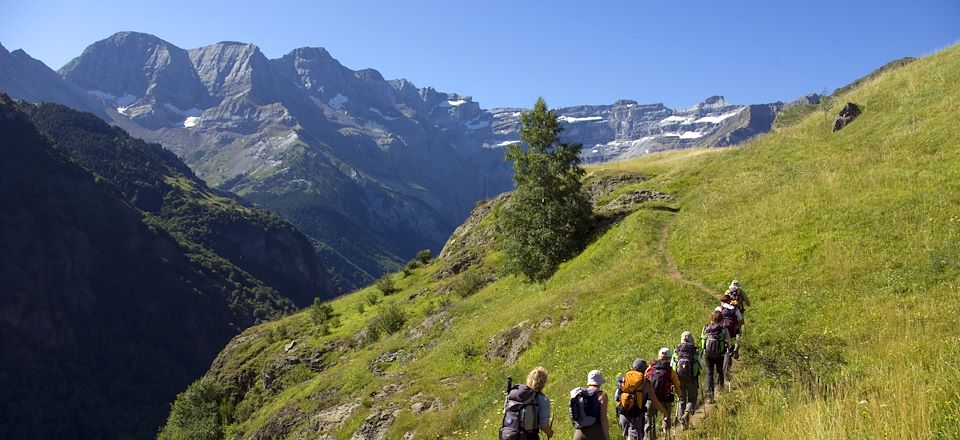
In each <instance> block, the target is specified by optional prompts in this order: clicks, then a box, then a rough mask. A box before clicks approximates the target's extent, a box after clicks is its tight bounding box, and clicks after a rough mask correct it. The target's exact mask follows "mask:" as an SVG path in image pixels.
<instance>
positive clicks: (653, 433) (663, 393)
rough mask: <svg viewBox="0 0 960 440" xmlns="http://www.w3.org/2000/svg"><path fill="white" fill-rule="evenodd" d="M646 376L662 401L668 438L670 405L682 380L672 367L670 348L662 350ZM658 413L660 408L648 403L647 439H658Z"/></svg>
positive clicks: (665, 431)
mask: <svg viewBox="0 0 960 440" xmlns="http://www.w3.org/2000/svg"><path fill="white" fill-rule="evenodd" d="M644 376H645V377H646V378H647V380H649V381H650V384H651V385H653V393H654V394H655V395H656V396H657V399H659V400H660V403H662V404H663V432H664V436H666V435H667V434H668V433H669V431H670V404H671V403H673V393H674V391H676V392H678V393H679V392H680V378H678V377H677V372H675V371H673V368H672V367H671V366H670V349H669V348H667V347H663V348H661V349H660V353H659V354H658V356H657V360H655V361H653V364H651V365H650V366H649V367H647V371H646V373H644ZM657 411H658V408H656V407H655V406H654V405H653V404H652V403H651V402H647V423H646V426H645V428H646V433H647V438H649V439H650V440H654V439H656V438H657V428H656V424H657Z"/></svg>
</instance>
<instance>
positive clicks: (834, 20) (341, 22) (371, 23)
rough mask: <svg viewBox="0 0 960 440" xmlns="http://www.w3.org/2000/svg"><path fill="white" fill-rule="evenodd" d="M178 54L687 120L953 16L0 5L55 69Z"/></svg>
mask: <svg viewBox="0 0 960 440" xmlns="http://www.w3.org/2000/svg"><path fill="white" fill-rule="evenodd" d="M124 30H134V31H140V32H147V33H151V34H154V35H157V36H159V37H160V38H163V39H165V40H167V41H169V42H171V43H173V44H175V45H177V46H180V47H182V48H185V49H189V48H193V47H199V46H204V45H208V44H212V43H215V42H218V41H224V40H235V41H243V42H249V43H254V44H256V45H258V46H260V48H261V50H263V52H264V53H266V55H267V56H268V57H271V58H276V57H279V56H282V55H283V54H285V53H287V52H288V51H290V50H291V49H293V48H296V47H302V46H321V47H325V48H327V49H328V50H329V51H330V53H332V54H333V56H334V57H336V58H337V59H339V60H340V61H341V62H342V63H343V64H344V65H346V66H347V67H350V68H353V69H360V68H366V67H372V68H375V69H377V70H379V71H380V72H381V73H383V75H384V76H385V77H387V78H407V79H409V80H411V81H413V82H414V83H416V84H417V85H418V86H421V87H422V86H428V85H429V86H434V87H436V88H437V89H438V90H441V91H448V92H457V93H461V94H465V95H471V96H473V97H474V99H475V100H477V101H479V102H480V104H481V106H482V107H485V108H492V107H505V106H530V105H531V104H532V103H533V101H534V99H535V98H536V97H537V96H541V95H542V96H544V97H545V98H546V99H547V102H548V103H549V104H550V105H551V106H555V107H558V106H567V105H574V104H605V103H611V102H613V101H614V100H616V99H620V98H626V99H635V100H637V101H639V102H641V103H650V102H663V103H665V104H667V105H668V106H671V107H686V106H690V105H692V104H694V103H696V102H698V101H700V100H702V99H703V98H705V97H707V96H710V95H714V94H721V95H725V96H726V97H727V100H728V101H730V102H734V103H741V104H748V103H760V102H771V101H776V100H789V99H793V98H795V97H797V96H800V95H803V94H806V93H809V92H818V91H820V90H822V89H824V88H826V89H828V90H833V89H834V88H836V87H839V86H842V85H844V84H846V83H848V82H850V81H851V80H853V79H856V78H858V77H860V76H862V75H864V74H866V73H868V72H870V71H871V70H873V69H874V68H876V67H879V66H880V65H882V64H884V63H886V62H887V61H890V60H892V59H895V58H899V57H903V56H921V55H924V54H928V53H931V52H933V51H935V50H937V49H940V48H943V47H946V46H949V45H951V44H954V43H956V42H958V41H960V1H957V0H916V1H883V0H881V1H844V0H830V1H820V0H816V1H779V0H764V1H752V0H750V1H742V0H728V1H716V0H659V1H647V0H624V1H618V2H615V1H604V0H595V1H590V2H584V1H525V0H512V1H495V0H480V1H469V0H439V1H416V0H413V1H372V0H344V1H338V2H331V1H299V0H298V1H284V0H274V1H256V2H253V1H240V0H236V1H219V0H218V1H205V0H194V1H189V2H187V1H180V0H168V1H163V2H145V1H138V0H125V1H95V0H90V1H76V0H61V1H46V0H2V2H0V43H2V44H3V45H4V46H5V47H6V48H7V49H8V50H14V49H18V48H22V49H24V50H26V51H27V53H29V54H31V55H32V56H34V57H35V58H39V59H40V60H42V61H44V62H45V63H47V65H49V66H51V67H52V68H54V69H57V68H59V67H60V66H62V65H63V64H64V63H66V62H67V61H69V60H70V59H71V58H73V57H75V56H77V55H79V54H80V53H81V52H82V51H83V49H84V47H86V46H87V45H89V44H91V43H93V42H94V41H97V40H100V39H103V38H106V37H107V36H109V35H111V34H113V33H114V32H118V31H124Z"/></svg>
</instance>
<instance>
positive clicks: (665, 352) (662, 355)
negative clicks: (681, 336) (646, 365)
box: [660, 347, 670, 359]
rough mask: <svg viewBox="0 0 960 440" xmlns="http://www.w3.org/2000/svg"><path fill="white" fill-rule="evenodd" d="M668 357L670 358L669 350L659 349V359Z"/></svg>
mask: <svg viewBox="0 0 960 440" xmlns="http://www.w3.org/2000/svg"><path fill="white" fill-rule="evenodd" d="M668 357H670V349H669V348H667V347H663V348H661V349H660V359H665V358H668Z"/></svg>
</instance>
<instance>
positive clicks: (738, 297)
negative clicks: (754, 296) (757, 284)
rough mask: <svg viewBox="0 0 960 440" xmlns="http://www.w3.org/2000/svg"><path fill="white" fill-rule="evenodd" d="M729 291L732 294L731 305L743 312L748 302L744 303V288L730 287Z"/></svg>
mask: <svg viewBox="0 0 960 440" xmlns="http://www.w3.org/2000/svg"><path fill="white" fill-rule="evenodd" d="M727 293H728V294H729V295H730V305H732V306H734V307H736V308H737V309H739V310H740V311H741V312H742V311H744V309H746V304H744V303H743V290H741V289H740V288H739V287H737V288H735V289H730V290H729V291H728V292H727Z"/></svg>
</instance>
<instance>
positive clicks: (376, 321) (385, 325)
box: [367, 304, 407, 340]
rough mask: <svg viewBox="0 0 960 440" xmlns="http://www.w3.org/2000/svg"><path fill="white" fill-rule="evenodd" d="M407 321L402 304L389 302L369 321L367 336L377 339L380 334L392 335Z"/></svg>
mask: <svg viewBox="0 0 960 440" xmlns="http://www.w3.org/2000/svg"><path fill="white" fill-rule="evenodd" d="M406 321H407V317H406V316H405V315H404V313H403V310H400V306H398V305H396V304H389V305H387V306H385V307H383V308H382V309H381V310H380V313H378V314H377V316H374V317H373V319H371V320H370V322H368V323H367V336H368V337H373V338H374V339H373V340H376V339H377V338H379V336H380V335H392V334H394V333H396V332H397V331H399V330H400V329H401V328H403V324H404V323H406Z"/></svg>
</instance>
